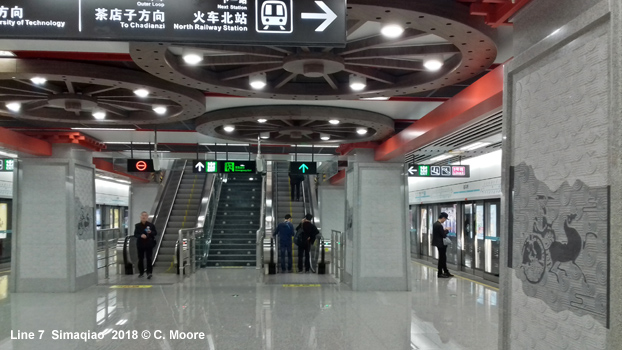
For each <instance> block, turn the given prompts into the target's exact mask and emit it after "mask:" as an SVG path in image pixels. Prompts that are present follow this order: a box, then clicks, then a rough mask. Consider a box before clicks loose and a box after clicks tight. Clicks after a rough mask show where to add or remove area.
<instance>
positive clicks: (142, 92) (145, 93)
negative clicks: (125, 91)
mask: <svg viewBox="0 0 622 350" xmlns="http://www.w3.org/2000/svg"><path fill="white" fill-rule="evenodd" d="M134 94H136V96H138V97H147V96H149V91H147V89H136V90H134Z"/></svg>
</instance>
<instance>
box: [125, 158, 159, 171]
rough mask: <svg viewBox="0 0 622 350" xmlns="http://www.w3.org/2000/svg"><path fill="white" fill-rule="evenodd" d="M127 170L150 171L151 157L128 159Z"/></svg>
mask: <svg viewBox="0 0 622 350" xmlns="http://www.w3.org/2000/svg"><path fill="white" fill-rule="evenodd" d="M127 171H128V172H130V173H152V172H154V171H155V169H154V168H153V159H128V160H127Z"/></svg>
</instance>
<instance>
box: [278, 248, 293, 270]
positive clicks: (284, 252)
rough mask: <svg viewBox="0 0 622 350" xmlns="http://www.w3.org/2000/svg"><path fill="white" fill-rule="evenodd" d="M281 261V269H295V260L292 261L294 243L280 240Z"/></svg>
mask: <svg viewBox="0 0 622 350" xmlns="http://www.w3.org/2000/svg"><path fill="white" fill-rule="evenodd" d="M286 260H287V265H286V264H285V262H286ZM279 261H280V262H281V271H283V272H285V271H291V270H293V269H294V262H293V261H292V243H291V242H290V243H289V244H287V243H283V242H280V244H279Z"/></svg>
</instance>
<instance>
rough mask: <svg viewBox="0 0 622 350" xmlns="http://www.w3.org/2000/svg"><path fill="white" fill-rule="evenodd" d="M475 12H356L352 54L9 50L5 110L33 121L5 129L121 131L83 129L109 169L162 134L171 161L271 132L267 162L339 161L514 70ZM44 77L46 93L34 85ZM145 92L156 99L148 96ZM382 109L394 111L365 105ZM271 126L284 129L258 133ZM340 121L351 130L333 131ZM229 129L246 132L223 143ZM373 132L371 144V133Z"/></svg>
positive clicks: (115, 47) (355, 6) (398, 2)
mask: <svg viewBox="0 0 622 350" xmlns="http://www.w3.org/2000/svg"><path fill="white" fill-rule="evenodd" d="M469 5H470V3H466V4H463V3H462V2H459V1H454V0H429V1H419V2H414V1H404V0H383V1H382V2H379V1H372V0H349V1H348V19H347V26H348V33H347V40H348V42H347V45H346V47H345V48H335V47H290V46H288V47H272V46H271V47H267V46H235V47H234V46H223V45H182V46H180V45H179V44H175V43H124V42H71V41H43V40H0V50H9V51H13V52H15V53H16V55H17V58H0V99H2V102H7V101H12V100H14V99H15V98H16V97H19V98H20V99H22V101H23V109H22V110H21V111H20V112H19V113H14V112H10V111H8V110H6V109H5V108H2V107H4V106H2V107H0V126H1V127H8V128H12V129H14V130H16V131H20V130H30V131H32V130H37V129H45V130H55V129H58V130H67V129H71V128H102V127H107V128H111V129H110V130H102V129H99V130H93V129H81V130H79V131H80V132H82V133H84V134H86V135H89V136H91V137H93V138H95V139H97V140H100V141H102V142H104V143H106V144H107V148H106V150H104V152H103V153H100V154H98V155H99V156H108V157H119V156H127V154H126V153H127V152H125V151H127V150H129V149H133V150H136V151H137V152H139V151H141V150H143V151H144V150H147V149H148V148H149V144H148V143H149V142H155V138H156V134H155V132H154V130H156V129H157V130H158V133H157V141H158V143H159V150H165V151H170V152H172V153H173V154H179V155H180V156H184V155H188V154H193V153H196V152H197V150H198V151H199V152H225V151H231V152H238V153H244V152H252V153H254V152H256V151H257V147H256V143H257V142H256V141H255V140H256V139H257V136H259V135H260V134H261V133H262V132H264V133H265V132H270V138H269V139H266V140H264V141H263V143H264V145H267V144H271V146H270V147H267V148H265V152H267V153H274V154H288V153H293V152H294V148H293V147H292V146H291V145H293V144H298V145H301V146H305V147H307V146H309V145H311V144H314V145H316V147H314V149H313V152H314V153H322V154H334V153H335V150H336V148H335V146H336V145H338V144H341V143H351V142H361V141H370V140H371V141H383V140H386V139H387V138H388V137H390V136H392V135H394V134H395V133H398V132H400V131H401V130H403V129H404V128H406V127H407V126H408V125H410V124H411V123H413V122H416V120H418V119H420V118H422V117H423V116H425V115H426V114H427V113H429V112H430V111H431V110H433V109H435V108H436V107H438V106H439V105H440V104H442V103H443V102H444V101H446V100H447V99H449V98H451V97H453V96H455V95H456V94H457V93H459V92H460V91H462V90H463V89H465V88H466V87H468V86H469V85H470V84H471V83H473V82H474V81H476V80H477V79H479V78H480V77H481V76H483V75H484V74H486V73H487V72H488V71H489V70H490V69H491V68H494V67H495V66H496V65H498V64H500V63H503V62H505V61H506V60H508V59H509V58H510V52H511V46H512V44H511V37H512V30H511V28H510V27H499V28H494V29H493V28H491V27H490V26H487V25H486V24H485V23H484V22H485V20H484V19H483V18H481V17H479V16H473V15H472V11H470V9H471V8H470V6H469ZM396 22H397V23H400V24H402V25H403V26H404V28H405V29H406V30H405V32H404V34H403V35H402V36H401V37H399V38H397V39H387V38H385V37H383V36H382V35H380V34H379V33H380V30H381V28H382V26H383V25H385V24H388V23H396ZM184 48H186V49H188V48H192V49H195V50H199V51H200V52H202V54H203V56H204V60H203V62H202V63H200V64H199V65H197V66H189V65H187V64H185V63H184V62H183V60H182V59H181V57H180V56H181V55H182V52H183V50H184ZM427 57H440V58H442V60H443V61H444V62H445V64H444V66H443V68H442V69H441V70H440V71H438V72H435V73H431V72H428V71H426V70H425V68H423V60H424V59H426V58H427ZM262 73H265V74H266V80H267V83H268V86H267V87H266V88H264V89H262V90H254V89H252V88H250V86H249V84H248V82H249V77H250V76H252V75H254V74H262ZM351 74H356V75H358V76H362V77H365V79H366V82H367V87H366V88H365V90H363V91H361V92H354V91H352V89H351V88H350V87H349V79H350V75H351ZM42 75H43V76H45V77H46V78H47V80H48V81H47V82H46V83H45V86H37V85H34V84H31V83H30V81H29V79H30V78H32V77H35V76H42ZM138 88H145V89H147V90H149V92H150V95H149V96H148V97H147V98H139V97H137V96H135V95H134V93H133V91H134V90H136V89H138ZM85 92H86V93H85ZM379 97H382V98H389V100H365V99H366V98H379ZM155 105H157V106H165V107H166V108H167V111H166V114H165V115H164V116H159V115H157V114H154V113H153V110H152V109H153V107H154V106H155ZM93 108H101V109H103V110H105V111H106V118H105V120H103V121H99V120H95V119H93V117H92V110H93ZM293 111H295V112H293ZM340 111H341V112H340ZM260 116H267V117H268V119H271V122H272V123H271V124H273V125H272V126H269V127H264V128H263V129H262V128H260V127H259V126H258V125H253V124H254V122H253V120H254V119H257V118H259V117H260ZM331 116H337V117H334V118H339V119H343V123H341V124H340V126H336V127H334V129H331V126H330V125H329V123H327V122H328V120H329V118H330V117H331ZM236 118H238V119H239V118H241V119H239V120H236ZM225 125H233V126H235V127H236V129H237V130H238V131H236V132H235V133H233V134H228V133H226V132H223V131H222V129H223V127H224V126H225ZM245 127H246V128H247V129H249V130H251V129H252V130H254V131H253V132H250V131H248V130H246V131H245V130H244V128H245ZM339 127H340V128H341V130H338V129H337V128H339ZM360 128H366V129H367V133H366V134H365V135H359V134H357V133H356V132H355V131H356V130H357V129H360ZM120 129H124V130H120ZM343 130H346V131H343ZM197 131H198V132H197ZM331 131H332V132H331ZM321 134H329V135H330V140H322V139H321V138H320V136H321ZM488 136H490V135H488ZM474 137H475V138H477V137H478V135H477V134H475V136H474ZM482 137H483V135H482ZM131 143H133V144H131ZM145 143H147V144H145ZM236 143H237V144H241V145H240V146H225V145H226V144H230V145H232V144H236ZM439 149H440V148H439ZM425 151H426V150H417V152H419V153H417V152H415V153H417V155H420V154H421V152H423V153H425ZM120 152H121V153H120ZM262 152H264V148H262ZM414 155H415V154H414V153H413V156H414Z"/></svg>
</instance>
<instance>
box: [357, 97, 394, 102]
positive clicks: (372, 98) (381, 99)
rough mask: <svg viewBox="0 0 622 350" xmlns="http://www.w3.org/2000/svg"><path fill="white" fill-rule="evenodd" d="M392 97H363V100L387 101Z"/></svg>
mask: <svg viewBox="0 0 622 350" xmlns="http://www.w3.org/2000/svg"><path fill="white" fill-rule="evenodd" d="M389 99H390V97H381V96H380V97H361V100H365V101H387V100H389Z"/></svg>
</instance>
